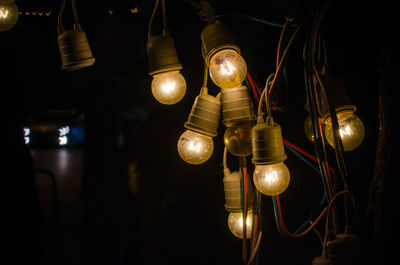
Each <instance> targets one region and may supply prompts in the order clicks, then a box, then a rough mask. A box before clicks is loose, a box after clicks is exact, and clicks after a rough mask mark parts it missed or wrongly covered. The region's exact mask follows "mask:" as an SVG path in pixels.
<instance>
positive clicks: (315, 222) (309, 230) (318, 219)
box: [272, 196, 328, 238]
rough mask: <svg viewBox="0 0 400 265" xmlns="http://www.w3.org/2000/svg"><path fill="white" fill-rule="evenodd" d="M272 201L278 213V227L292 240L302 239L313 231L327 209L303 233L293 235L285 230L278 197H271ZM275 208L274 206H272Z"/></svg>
mask: <svg viewBox="0 0 400 265" xmlns="http://www.w3.org/2000/svg"><path fill="white" fill-rule="evenodd" d="M272 201H273V202H274V201H276V206H277V208H278V213H279V223H280V226H281V228H282V230H283V232H284V233H285V234H286V235H287V236H289V237H292V238H300V237H304V236H305V235H307V234H308V233H310V232H311V231H313V229H314V227H315V226H316V225H317V224H318V223H319V222H320V221H321V219H322V217H324V215H325V214H326V213H327V212H328V207H325V208H324V210H323V211H322V212H321V214H320V215H319V216H318V218H317V219H316V220H315V221H314V222H313V223H312V225H310V227H309V228H307V229H306V230H305V231H303V232H301V233H299V234H293V233H291V232H289V230H288V229H287V228H286V225H285V222H284V221H283V216H282V207H281V203H280V200H279V196H272ZM274 206H275V204H274Z"/></svg>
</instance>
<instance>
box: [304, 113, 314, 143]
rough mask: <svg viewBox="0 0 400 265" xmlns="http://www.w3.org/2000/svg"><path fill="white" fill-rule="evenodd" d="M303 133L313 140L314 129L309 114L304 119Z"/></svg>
mask: <svg viewBox="0 0 400 265" xmlns="http://www.w3.org/2000/svg"><path fill="white" fill-rule="evenodd" d="M304 133H305V134H306V137H307V139H308V140H310V141H311V142H314V130H313V128H312V121H311V116H310V115H308V116H307V118H306V119H305V121H304Z"/></svg>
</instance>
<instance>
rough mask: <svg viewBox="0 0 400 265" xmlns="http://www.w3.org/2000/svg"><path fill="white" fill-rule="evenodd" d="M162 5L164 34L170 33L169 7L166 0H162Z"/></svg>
mask: <svg viewBox="0 0 400 265" xmlns="http://www.w3.org/2000/svg"><path fill="white" fill-rule="evenodd" d="M161 7H162V15H163V24H164V28H163V35H168V26H167V7H166V5H165V0H161Z"/></svg>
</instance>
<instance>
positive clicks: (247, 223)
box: [239, 214, 252, 228]
mask: <svg viewBox="0 0 400 265" xmlns="http://www.w3.org/2000/svg"><path fill="white" fill-rule="evenodd" d="M251 225H252V224H251V218H250V215H249V214H247V218H246V226H247V228H250V227H251ZM239 227H240V228H243V216H241V217H240V220H239Z"/></svg>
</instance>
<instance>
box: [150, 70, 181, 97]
mask: <svg viewBox="0 0 400 265" xmlns="http://www.w3.org/2000/svg"><path fill="white" fill-rule="evenodd" d="M151 92H152V93H153V96H154V97H155V99H157V100H158V101H159V102H160V103H162V104H165V105H172V104H175V103H178V102H179V101H180V100H181V99H182V98H183V97H184V96H185V93H186V81H185V78H183V76H182V75H181V74H180V73H179V71H171V72H167V73H161V74H157V75H154V78H153V82H152V83H151Z"/></svg>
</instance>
